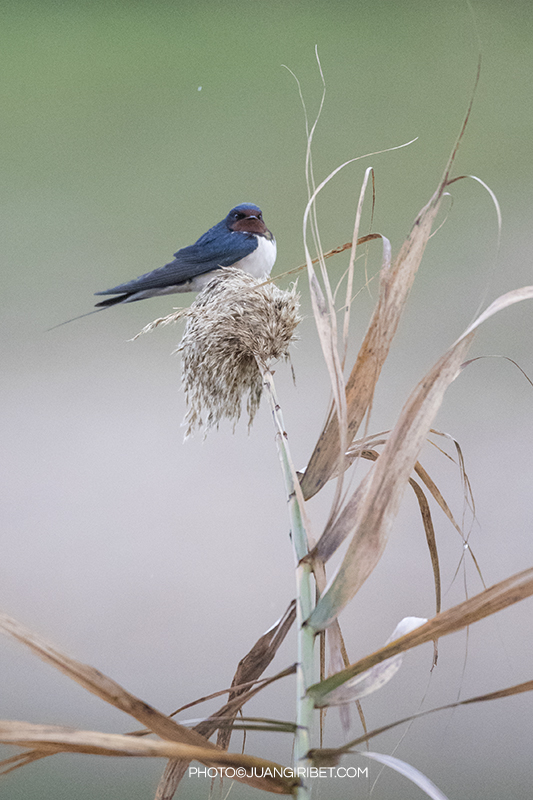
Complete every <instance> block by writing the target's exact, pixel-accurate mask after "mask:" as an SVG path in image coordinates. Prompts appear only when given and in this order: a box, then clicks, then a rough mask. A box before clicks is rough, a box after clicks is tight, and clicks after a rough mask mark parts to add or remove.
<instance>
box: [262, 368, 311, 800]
mask: <svg viewBox="0 0 533 800" xmlns="http://www.w3.org/2000/svg"><path fill="white" fill-rule="evenodd" d="M258 366H259V369H260V371H261V375H262V378H263V386H264V389H265V394H266V396H267V397H268V401H269V404H270V408H271V411H272V417H273V420H274V426H275V428H276V434H277V435H276V442H277V446H278V452H279V457H280V461H281V469H282V473H283V478H284V480H285V487H286V490H287V497H288V503H289V516H290V523H291V538H292V544H293V547H294V553H295V556H296V562H297V566H296V621H297V631H298V633H297V635H298V665H297V669H296V726H297V727H296V736H295V743H294V769H295V771H296V774H297V775H298V772H297V770H298V769H299V768H302V767H306V766H310V763H311V762H310V761H309V760H308V753H309V750H310V749H311V728H312V724H313V712H314V703H313V699H312V698H311V697H310V696H309V695H308V694H307V688H308V687H309V686H311V685H312V684H313V682H314V681H315V680H316V677H315V653H314V644H315V636H314V632H313V630H312V629H311V628H309V626H304V624H303V623H304V620H306V619H307V618H308V617H309V616H310V614H311V613H312V611H313V609H314V605H315V603H314V598H315V587H314V581H313V575H312V568H311V565H310V564H308V563H307V562H303V561H302V559H303V558H304V557H305V556H306V555H307V554H308V553H309V547H310V545H311V546H312V545H313V543H312V541H310V536H309V533H308V531H309V523H308V520H307V514H306V510H305V501H304V499H303V494H302V490H301V488H300V484H299V481H298V477H297V475H296V470H295V468H294V465H293V463H292V459H291V455H290V450H289V444H288V437H287V433H286V431H285V425H284V423H283V416H282V413H281V406H280V404H279V402H278V400H277V396H276V389H275V385H274V376H273V374H272V372H271V370H269V369H268V367H266V366H265V365H264V364H261V363H260V362H258ZM296 797H297V798H298V800H309V798H310V792H309V789H308V787H307V786H306V785H305V782H304V781H302V785H301V786H300V787H299V788H298V789H297V794H296Z"/></svg>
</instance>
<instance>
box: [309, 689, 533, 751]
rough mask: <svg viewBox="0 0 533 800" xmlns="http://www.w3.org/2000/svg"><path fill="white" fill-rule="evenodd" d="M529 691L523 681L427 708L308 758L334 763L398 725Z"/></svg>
mask: <svg viewBox="0 0 533 800" xmlns="http://www.w3.org/2000/svg"><path fill="white" fill-rule="evenodd" d="M531 691H533V681H525V682H524V683H518V684H516V685H515V686H508V687H507V688H506V689H499V690H498V691H497V692H489V694H480V695H477V696H476V697H468V698H467V699H466V700H457V701H456V702H455V703H447V704H446V705H445V706H438V708H429V709H427V711H419V712H418V713H417V714H411V716H409V717H404V718H403V719H398V720H396V721H395V722H390V723H389V724H388V725H382V726H381V727H379V728H374V730H371V731H365V733H364V734H362V735H361V736H358V737H357V739H353V740H352V741H351V742H348V743H347V744H343V745H342V747H336V748H325V749H324V750H322V751H321V750H312V751H311V753H310V754H309V757H310V758H311V759H313V760H314V758H315V757H316V759H317V761H319V760H320V759H321V758H324V759H327V760H328V761H335V760H336V759H338V757H339V756H341V755H343V754H344V753H348V752H350V751H351V750H352V748H354V747H357V746H358V745H360V744H363V742H367V741H368V740H369V739H372V738H373V737H374V736H379V735H380V734H382V733H386V732H387V731H390V730H392V729H393V728H397V727H398V726H399V725H405V724H406V723H408V722H412V721H413V720H415V719H420V718H421V717H427V716H428V714H436V713H437V712H438V711H449V710H450V709H452V708H458V707H459V706H468V705H472V704H473V703H484V702H492V701H493V700H501V699H502V698H503V697H513V696H514V695H515V694H522V693H524V692H531Z"/></svg>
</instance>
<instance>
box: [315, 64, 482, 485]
mask: <svg viewBox="0 0 533 800" xmlns="http://www.w3.org/2000/svg"><path fill="white" fill-rule="evenodd" d="M480 70H481V61H478V68H477V74H476V79H475V82H474V89H473V92H472V96H471V99H470V104H469V106H468V110H467V112H466V115H465V118H464V120H463V124H462V127H461V130H460V132H459V135H458V137H457V140H456V142H455V145H454V148H453V150H452V152H451V155H450V157H449V159H448V163H447V164H446V168H445V170H444V175H443V177H442V179H441V182H440V184H439V186H438V187H437V190H436V191H435V193H434V195H433V196H432V198H431V199H430V201H429V202H428V203H427V205H425V206H424V208H422V210H421V211H420V213H419V214H418V216H417V218H416V219H415V221H414V223H413V227H412V229H411V233H410V234H409V236H408V237H407V239H406V241H405V242H404V243H403V245H402V248H401V250H400V252H399V253H398V256H397V258H396V259H395V261H394V265H393V266H392V268H391V269H389V267H388V265H387V258H386V257H385V253H384V266H383V267H382V269H381V278H380V289H379V296H378V301H377V305H376V308H375V310H374V314H373V315H372V319H371V321H370V326H369V328H368V331H367V333H366V336H365V339H364V341H363V344H362V345H361V348H360V350H359V354H358V356H357V359H356V362H355V365H354V367H353V369H352V372H351V375H350V377H349V379H348V382H347V384H346V421H347V430H346V431H343V430H342V427H341V429H339V420H341V423H342V420H343V415H342V414H341V412H340V408H341V407H340V406H337V408H338V409H339V411H338V413H337V415H334V414H331V413H330V414H329V415H328V419H327V421H326V424H325V426H324V429H323V431H322V433H321V434H320V437H319V439H318V442H317V444H316V446H315V449H314V451H313V453H312V455H311V459H310V460H309V464H308V465H307V468H306V470H305V472H304V475H303V478H302V481H301V485H302V490H303V493H304V497H305V498H306V499H309V498H310V497H312V496H313V495H314V494H316V493H317V492H318V491H319V490H320V489H321V488H322V487H323V486H324V485H325V484H326V483H327V482H328V481H329V480H330V478H331V477H332V475H333V473H334V471H335V468H336V466H337V464H341V463H342V459H341V460H339V449H340V450H341V452H345V451H343V450H342V442H343V440H344V438H345V436H346V435H347V437H348V440H349V441H351V440H352V439H353V438H354V437H355V435H356V433H357V430H358V428H359V426H360V425H361V423H362V421H363V419H364V416H365V414H366V413H367V411H368V409H369V408H370V406H371V403H372V398H373V396H374V390H375V386H376V383H377V381H378V379H379V376H380V373H381V369H382V367H383V364H384V362H385V359H386V358H387V356H388V353H389V350H390V346H391V344H392V340H393V338H394V336H395V334H396V330H397V328H398V324H399V321H400V317H401V314H402V311H403V308H404V306H405V302H406V300H407V297H408V295H409V291H410V289H411V286H412V284H413V281H414V278H415V275H416V272H417V270H418V267H419V265H420V262H421V260H422V256H423V254H424V250H425V248H426V244H427V242H428V240H429V238H430V236H431V229H432V227H433V222H434V221H435V217H436V215H437V213H438V210H439V207H440V203H441V200H442V197H443V194H444V190H445V189H446V186H447V185H448V183H449V180H450V171H451V168H452V166H453V163H454V161H455V156H456V155H457V150H458V148H459V145H460V143H461V140H462V138H463V136H464V133H465V130H466V126H467V124H468V120H469V118H470V113H471V111H472V105H473V102H474V96H475V93H476V89H477V84H478V82H479V76H480ZM338 169H341V167H339V168H338ZM338 169H337V170H335V172H337V171H338ZM335 172H334V173H332V175H333V174H335ZM330 177H331V176H330ZM328 180H329V178H328ZM315 194H316V192H315ZM304 230H305V227H304ZM386 241H387V240H385V239H384V243H385V242H386ZM389 247H390V246H389ZM389 257H390V250H389ZM317 322H318V320H317ZM343 405H344V403H343Z"/></svg>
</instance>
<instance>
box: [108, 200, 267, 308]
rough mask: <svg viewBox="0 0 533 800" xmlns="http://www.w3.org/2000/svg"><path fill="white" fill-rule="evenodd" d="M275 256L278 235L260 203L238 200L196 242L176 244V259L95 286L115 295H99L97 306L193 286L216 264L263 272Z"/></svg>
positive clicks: (198, 285)
mask: <svg viewBox="0 0 533 800" xmlns="http://www.w3.org/2000/svg"><path fill="white" fill-rule="evenodd" d="M275 260H276V240H275V239H274V237H273V236H272V234H271V233H270V231H269V230H268V228H267V226H266V225H265V223H264V222H263V214H262V212H261V209H260V208H258V207H257V206H254V205H252V204H251V203H242V204H241V205H240V206H235V208H232V209H231V211H230V212H229V214H228V216H227V217H226V218H225V219H223V220H222V222H219V223H218V225H215V226H214V227H213V228H210V229H209V230H208V231H207V233H204V234H203V236H200V238H199V239H198V241H197V242H195V243H194V244H191V245H189V247H183V248H182V249H181V250H178V252H177V253H175V254H174V260H173V261H170V262H169V263H168V264H165V266H164V267H159V268H158V269H154V270H153V271H152V272H147V273H146V274H145V275H141V276H140V277H139V278H135V279H134V280H132V281H128V282H127V283H121V284H119V285H118V286H115V287H113V289H106V290H105V291H104V292H96V294H97V295H102V294H113V295H117V296H116V297H110V298H109V299H108V300H102V301H101V302H100V303H97V304H96V307H97V308H107V307H108V306H114V305H116V304H118V303H133V302H134V301H135V300H144V299H145V298H147V297H155V296H156V295H161V294H174V292H197V291H199V290H200V289H202V288H203V287H204V286H205V285H206V284H207V283H209V281H210V280H211V278H212V277H213V275H214V274H215V271H216V270H217V269H220V267H238V268H239V269H242V270H244V271H245V272H248V273H249V274H250V275H253V276H254V278H262V277H263V276H265V277H266V276H268V275H270V271H271V269H272V267H273V266H274V262H275Z"/></svg>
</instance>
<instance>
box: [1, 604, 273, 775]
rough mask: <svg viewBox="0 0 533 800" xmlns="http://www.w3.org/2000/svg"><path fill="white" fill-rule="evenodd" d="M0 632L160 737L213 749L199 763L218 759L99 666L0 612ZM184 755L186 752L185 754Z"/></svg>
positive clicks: (187, 731)
mask: <svg viewBox="0 0 533 800" xmlns="http://www.w3.org/2000/svg"><path fill="white" fill-rule="evenodd" d="M0 632H2V633H4V634H6V635H8V636H11V637H12V638H14V639H16V640H17V641H19V642H21V643H22V644H25V645H26V646H27V647H29V648H30V650H32V652H33V653H35V654H36V655H38V656H39V658H41V659H42V660H43V661H45V662H47V663H48V664H51V665H52V666H53V667H55V668H56V669H58V670H60V672H63V673H64V674H65V675H67V677H69V678H71V679H72V680H74V681H76V682H77V683H79V684H80V685H81V686H83V688H84V689H87V690H88V691H89V692H92V693H93V694H95V695H97V697H100V698H101V699H102V700H105V701H106V702H107V703H109V704H110V705H113V706H115V708H118V709H120V710H121V711H124V712H125V713H126V714H129V715H130V716H132V717H134V718H135V719H137V720H139V722H141V723H142V724H143V725H145V726H146V727H147V728H149V729H150V730H151V731H152V732H153V733H156V734H157V735H158V736H160V737H161V738H162V739H168V740H170V741H172V742H178V743H180V744H184V745H188V746H190V747H196V748H198V751H200V750H202V752H203V753H204V754H205V753H206V752H210V753H213V758H214V760H211V759H209V760H203V761H202V763H205V764H211V763H218V761H216V759H217V758H218V755H219V754H221V753H223V751H222V750H220V748H218V747H217V746H216V745H214V744H213V743H212V742H209V741H208V740H207V739H206V738H204V737H203V736H202V735H201V734H199V733H198V732H197V731H195V730H190V729H189V728H186V727H184V726H183V725H178V723H176V722H174V720H172V719H170V718H169V717H167V716H165V715H164V714H162V713H161V712H160V711H158V710H157V709H155V708H154V707H153V706H150V705H148V703H145V702H144V701H143V700H140V699H139V698H138V697H135V695H132V694H130V692H128V691H127V690H126V689H124V688H123V687H122V686H120V684H118V683H116V681H114V680H112V679H111V678H108V677H107V676H106V675H104V674H102V673H101V672H99V670H97V669H95V668H94V667H91V666H89V665H87V664H83V663H82V662H80V661H76V660H75V659H73V658H70V657H69V656H67V655H65V654H64V653H61V652H60V651H59V650H57V649H56V648H55V647H53V646H52V645H50V644H49V643H48V642H47V641H45V640H44V639H43V638H42V637H40V636H38V635H37V634H34V633H33V632H32V631H30V630H28V629H27V628H26V627H25V626H23V625H21V624H20V623H19V622H17V621H16V620H14V619H12V618H11V617H9V616H7V615H6V614H3V613H0ZM117 735H118V734H117ZM27 746H29V747H31V746H32V745H31V743H28V745H27ZM41 749H42V748H41ZM184 757H187V756H186V755H185V756H184ZM192 757H194V758H196V756H192ZM200 760H201V759H200ZM243 782H244V783H248V784H249V785H250V786H256V785H257V784H256V778H255V776H254V777H251V778H245V779H243ZM269 791H272V789H269Z"/></svg>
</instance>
